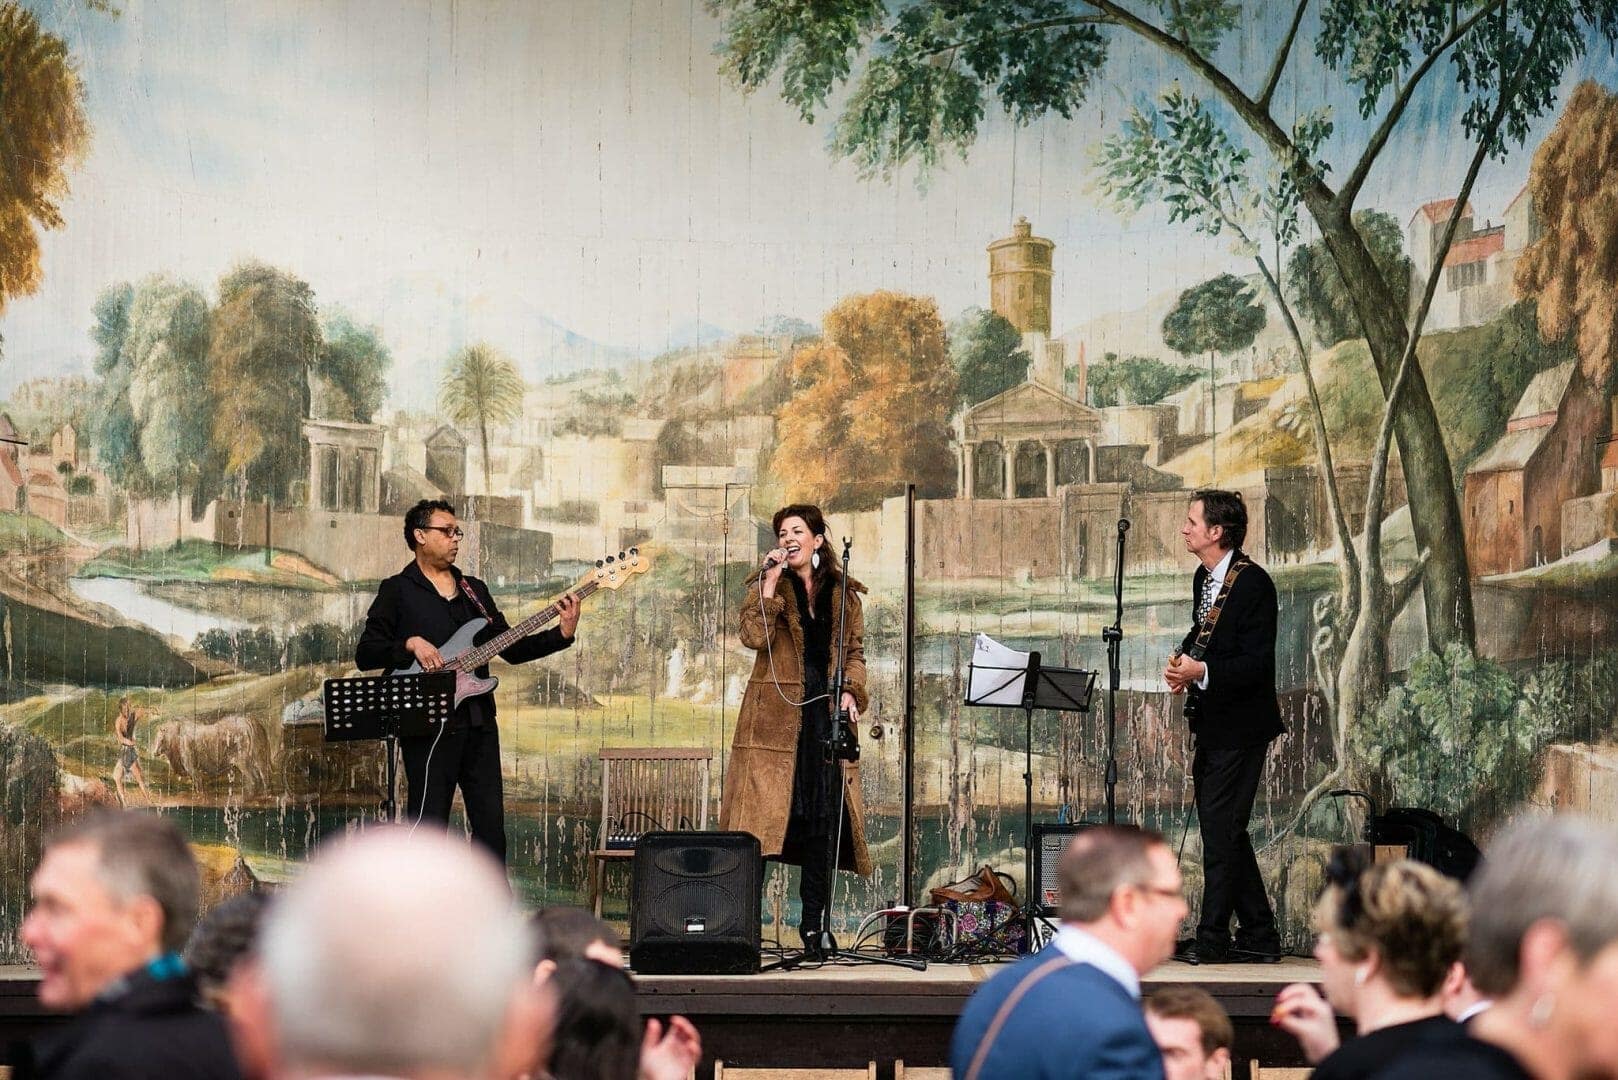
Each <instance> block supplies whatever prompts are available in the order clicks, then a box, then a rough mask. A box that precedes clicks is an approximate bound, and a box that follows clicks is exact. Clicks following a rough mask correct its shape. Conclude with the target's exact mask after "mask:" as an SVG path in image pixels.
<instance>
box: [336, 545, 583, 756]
mask: <svg viewBox="0 0 1618 1080" xmlns="http://www.w3.org/2000/svg"><path fill="white" fill-rule="evenodd" d="M450 571H451V572H452V573H454V575H455V583H456V589H455V595H454V596H453V597H451V598H450V599H448V600H446V599H444V598H443V597H442V596H440V595H438V590H437V589H436V588H434V587H433V583H432V582H430V581H428V580H427V577H426V575H425V574H423V573H422V572H421V567H419V566H417V565H416V562H415V560H414V559H412V560H411V561H410V563H409V565H407V566H406V567H405V568H404V569H403V570H401V571H399V572H398V573H397V574H394V575H393V576H392V577H390V578H386V579H384V580H383V582H382V584H381V586H380V587H378V589H377V591H376V599H375V600H373V601H371V610H370V611H369V612H367V613H366V616H365V631H364V633H362V634H361V635H360V640H359V644H358V645H356V646H355V648H354V666H355V667H357V668H359V669H360V670H361V671H375V670H377V669H379V668H385V669H387V670H390V671H391V670H393V669H395V668H406V667H409V666H410V665H411V664H414V663H415V662H416V658H415V657H414V656H413V655H411V652H410V650H409V649H407V648H405V642H406V641H407V640H409V639H410V638H413V637H424V638H426V639H427V640H428V641H430V642H432V643H433V644H434V645H442V644H443V643H444V642H446V641H448V640H449V639H450V638H451V637H452V636H453V635H454V633H455V631H456V630H457V629H459V628H460V627H461V625H462V624H464V623H468V622H471V621H472V620H473V619H478V618H482V617H483V613H482V612H480V611H479V610H478V608H477V605H476V604H474V603H472V601H471V600H470V599H468V598H467V596H466V594H465V593H464V592H463V591H461V589H460V583H461V582H462V581H465V582H466V583H467V584H468V585H470V586H471V587H472V591H473V592H475V593H477V596H478V599H479V600H481V601H483V606H484V608H485V609H487V611H488V613H489V626H488V627H487V628H486V629H484V630H483V631H482V632H481V633H479V634H478V640H479V641H487V640H488V639H489V638H491V637H494V636H495V635H496V634H499V633H502V632H504V631H505V630H508V629H510V625H511V624H510V623H508V622H506V617H505V616H504V615H502V614H501V613H500V608H499V607H498V606H496V604H495V602H494V597H493V596H491V595H490V594H489V587H488V586H487V585H485V584H483V582H481V581H479V580H478V579H477V578H475V577H471V576H470V575H463V574H462V573H461V571H460V569H459V568H457V567H453V566H452V567H450ZM571 644H573V639H572V638H565V637H563V636H562V629H561V627H559V626H553V627H551V628H550V629H548V630H541V631H540V632H539V633H537V634H530V635H529V636H528V637H525V638H523V639H522V640H520V641H516V642H513V643H512V644H511V645H510V646H508V647H507V648H506V649H505V651H504V652H502V653H501V654H500V659H502V660H504V661H505V662H506V663H508V664H521V663H525V662H527V661H529V660H537V659H539V658H540V657H541V656H549V655H550V654H551V653H554V652H560V651H561V650H562V649H565V648H567V647H568V646H569V645H571ZM477 674H478V676H479V677H480V678H488V676H489V668H488V665H487V664H485V665H484V666H483V667H480V668H478V670H477ZM494 698H495V695H493V694H484V695H482V696H481V697H476V698H472V699H470V700H468V701H466V702H464V703H462V705H461V710H460V711H462V712H464V713H465V715H464V716H462V719H463V720H466V721H468V722H470V723H472V724H481V723H483V722H484V721H485V720H493V719H494V716H495V702H494Z"/></svg>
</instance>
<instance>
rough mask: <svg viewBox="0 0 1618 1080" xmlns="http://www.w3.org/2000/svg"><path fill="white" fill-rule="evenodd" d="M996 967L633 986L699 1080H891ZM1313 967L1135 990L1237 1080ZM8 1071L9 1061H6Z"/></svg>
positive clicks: (23, 1013) (13, 995)
mask: <svg viewBox="0 0 1618 1080" xmlns="http://www.w3.org/2000/svg"><path fill="white" fill-rule="evenodd" d="M1004 967H1005V965H1004V964H992V963H991V964H932V965H929V966H928V968H927V970H925V971H909V970H905V969H903V968H893V967H886V966H880V965H868V964H829V965H823V966H821V967H816V968H801V969H798V970H796V971H778V972H766V973H763V974H759V975H638V976H636V979H635V983H636V987H637V990H638V992H639V997H640V1004H641V1012H642V1013H643V1014H644V1015H646V1016H668V1015H672V1014H680V1015H684V1016H687V1017H690V1018H691V1020H692V1022H693V1023H695V1024H696V1025H697V1028H698V1030H699V1031H701V1033H702V1042H703V1050H704V1061H703V1064H702V1067H701V1068H699V1069H698V1070H697V1076H698V1078H700V1080H706V1078H707V1077H709V1076H711V1075H712V1067H713V1062H714V1060H716V1059H717V1060H721V1061H724V1062H726V1063H727V1064H734V1065H739V1066H748V1067H783V1066H805V1065H824V1066H834V1067H843V1066H863V1065H865V1063H866V1062H868V1061H875V1062H876V1063H877V1075H878V1077H879V1078H880V1080H891V1078H892V1077H893V1073H894V1063H895V1062H896V1061H903V1062H905V1063H906V1064H907V1065H916V1066H929V1065H946V1064H948V1061H949V1039H950V1034H951V1032H952V1031H953V1030H954V1026H955V1018H956V1016H958V1015H959V1014H960V1011H961V1007H962V1006H963V1005H964V1004H965V1003H966V999H967V998H969V997H970V996H971V995H972V992H973V991H974V990H975V989H977V987H978V985H979V984H981V983H982V982H984V981H985V980H987V979H990V978H993V977H994V975H995V974H996V973H997V972H999V971H1001V970H1003V969H1004ZM1319 973H1320V965H1319V964H1318V963H1316V962H1315V961H1313V960H1306V959H1301V958H1300V959H1292V958H1289V959H1287V960H1284V961H1282V962H1281V963H1279V964H1208V965H1202V966H1197V967H1193V966H1191V965H1188V964H1176V963H1168V964H1164V965H1162V966H1161V967H1159V968H1157V969H1156V970H1155V971H1153V972H1151V973H1150V974H1149V975H1148V976H1147V977H1146V978H1145V979H1144V980H1142V984H1143V988H1144V989H1145V991H1146V992H1147V993H1150V992H1151V991H1152V990H1153V989H1155V988H1156V987H1159V986H1166V985H1169V984H1191V985H1194V986H1200V987H1202V988H1203V989H1204V990H1207V991H1208V992H1209V993H1210V994H1212V995H1213V996H1214V998H1215V999H1216V1000H1218V1001H1219V1003H1220V1004H1221V1005H1223V1006H1224V1008H1225V1011H1226V1012H1228V1013H1229V1014H1230V1017H1231V1021H1232V1023H1233V1024H1234V1025H1235V1028H1236V1046H1235V1053H1234V1054H1233V1055H1232V1057H1233V1059H1234V1068H1233V1070H1232V1072H1233V1080H1245V1078H1246V1077H1247V1076H1248V1065H1249V1063H1250V1062H1251V1061H1253V1060H1258V1061H1262V1062H1264V1063H1265V1064H1266V1065H1301V1064H1303V1063H1304V1062H1303V1059H1302V1057H1301V1056H1300V1055H1299V1053H1298V1047H1297V1044H1296V1043H1295V1042H1294V1041H1293V1040H1292V1039H1291V1038H1290V1037H1289V1036H1287V1035H1285V1034H1283V1033H1282V1032H1279V1031H1277V1030H1276V1029H1275V1028H1273V1027H1271V1026H1270V1022H1269V1018H1270V1009H1271V1008H1272V1006H1273V1005H1274V1003H1275V995H1276V992H1277V991H1279V990H1280V989H1281V987H1283V986H1285V985H1287V984H1288V983H1293V982H1316V981H1318V980H1319ZM38 980H39V972H38V969H37V968H33V967H27V966H20V965H18V966H3V967H0V1043H3V1044H10V1043H14V1042H16V1041H18V1040H21V1039H27V1038H32V1037H33V1036H34V1035H36V1034H38V1033H39V1032H40V1031H41V1030H43V1029H45V1028H47V1027H50V1026H52V1025H53V1024H55V1023H59V1022H60V1020H59V1019H58V1018H55V1017H52V1016H50V1015H48V1014H45V1013H43V1012H42V1010H40V1008H39V1006H38V1004H37V1002H36V1001H35V998H34V993H35V987H36V985H37V983H38ZM6 1060H9V1055H8V1057H7V1059H6Z"/></svg>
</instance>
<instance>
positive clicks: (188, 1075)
mask: <svg viewBox="0 0 1618 1080" xmlns="http://www.w3.org/2000/svg"><path fill="white" fill-rule="evenodd" d="M20 1075H22V1076H24V1077H29V1078H37V1080H105V1078H106V1077H128V1078H129V1080H238V1078H239V1077H240V1076H241V1072H240V1070H238V1069H237V1067H236V1058H235V1055H234V1054H233V1053H232V1052H231V1048H230V1037H229V1035H228V1034H227V1033H226V1031H225V1024H224V1021H223V1020H222V1019H221V1018H220V1016H219V1014H218V1013H215V1012H212V1011H210V1010H208V1009H205V1008H203V1007H202V1006H201V1005H200V1004H198V1003H197V984H196V980H195V979H194V978H192V977H191V976H190V975H182V976H178V977H176V978H172V979H164V980H161V981H159V980H156V979H154V978H153V977H152V976H151V975H148V974H147V973H145V972H144V971H142V972H136V973H135V974H133V975H131V976H129V983H128V987H127V988H126V989H125V990H123V991H122V992H121V993H118V994H116V995H113V996H112V997H111V999H110V1000H107V1001H97V1002H95V1003H94V1004H92V1005H91V1006H90V1007H89V1008H87V1009H85V1010H84V1012H82V1013H80V1014H79V1015H78V1016H76V1017H74V1018H73V1020H72V1021H71V1022H70V1023H69V1024H68V1025H67V1026H66V1027H65V1028H62V1029H60V1030H57V1031H52V1032H51V1033H50V1034H48V1035H45V1036H43V1037H41V1038H40V1040H39V1041H38V1042H37V1043H36V1044H35V1046H34V1051H33V1060H32V1061H31V1062H29V1063H26V1064H25V1066H24V1067H23V1068H22V1070H21V1073H20Z"/></svg>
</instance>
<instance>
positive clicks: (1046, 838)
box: [1033, 821, 1091, 915]
mask: <svg viewBox="0 0 1618 1080" xmlns="http://www.w3.org/2000/svg"><path fill="white" fill-rule="evenodd" d="M1090 827H1091V826H1090V823H1089V822H1084V821H1070V822H1067V823H1066V824H1063V825H1049V824H1045V823H1043V822H1035V823H1034V880H1035V881H1036V882H1038V888H1037V889H1035V890H1034V893H1033V903H1034V910H1035V911H1036V912H1038V913H1039V914H1041V915H1055V914H1056V908H1057V878H1056V864H1057V862H1058V861H1060V860H1061V858H1062V851H1063V850H1064V849H1065V848H1066V847H1067V842H1068V841H1069V840H1071V839H1073V837H1074V834H1076V833H1077V832H1078V831H1079V830H1080V829H1088V828H1090Z"/></svg>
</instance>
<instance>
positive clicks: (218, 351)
mask: <svg viewBox="0 0 1618 1080" xmlns="http://www.w3.org/2000/svg"><path fill="white" fill-rule="evenodd" d="M319 352H320V325H319V323H318V322H317V321H316V317H315V295H314V290H312V289H311V288H310V287H309V285H308V284H307V283H306V282H304V281H302V280H300V279H299V278H297V277H295V276H293V275H292V274H289V273H287V272H286V271H284V270H278V269H276V268H275V267H272V266H266V265H265V264H263V263H259V262H246V263H243V264H242V265H240V266H238V267H236V268H235V269H234V270H231V271H230V272H229V273H227V274H225V276H224V277H223V278H221V279H220V281H219V303H218V306H217V307H216V308H215V309H214V319H213V334H212V337H211V340H210V348H209V356H208V364H209V370H208V389H209V390H210V391H211V393H212V394H213V398H214V402H215V412H214V422H213V443H214V446H215V447H216V448H217V449H218V450H219V452H220V455H221V457H222V459H223V467H224V469H225V471H226V473H227V475H229V476H231V477H233V478H235V480H236V482H237V485H238V487H239V489H240V493H241V496H242V497H243V498H248V499H263V500H265V501H267V502H280V501H283V500H285V499H286V498H287V495H288V491H289V489H290V487H291V485H292V483H293V482H294V481H296V480H299V479H301V478H302V477H304V476H305V475H307V469H308V458H309V450H308V445H307V443H306V441H305V439H304V435H303V422H304V420H305V419H306V418H307V417H308V416H309V376H310V372H311V370H312V369H313V367H314V364H315V360H316V357H317V356H318V355H319ZM268 546H269V545H268V544H266V547H268Z"/></svg>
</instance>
